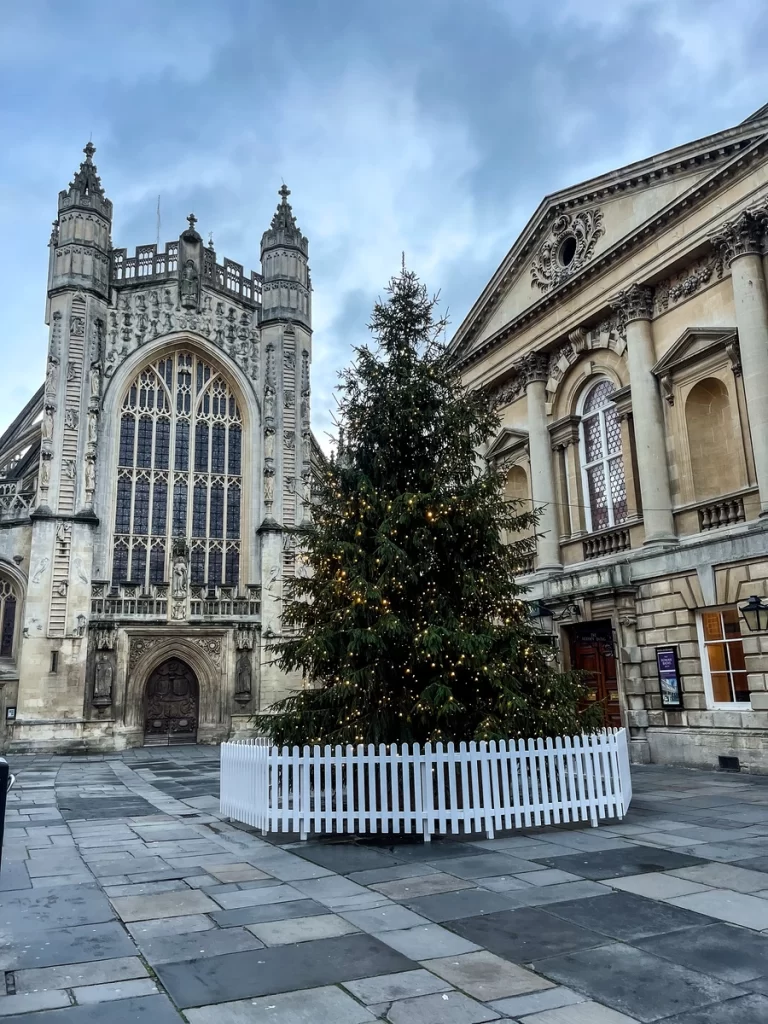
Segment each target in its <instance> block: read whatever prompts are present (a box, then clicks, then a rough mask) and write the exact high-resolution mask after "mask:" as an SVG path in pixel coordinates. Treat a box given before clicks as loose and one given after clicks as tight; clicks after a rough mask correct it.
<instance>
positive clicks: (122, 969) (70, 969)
mask: <svg viewBox="0 0 768 1024" xmlns="http://www.w3.org/2000/svg"><path fill="white" fill-rule="evenodd" d="M146 976H147V969H146V967H145V966H144V964H143V963H142V962H141V960H140V959H139V958H138V957H136V956H126V957H118V958H116V959H114V960H93V961H90V962H86V963H80V964H66V965H64V966H61V967H37V968H31V969H29V970H22V971H15V972H14V987H15V989H16V991H17V992H19V993H21V992H38V991H41V990H44V989H56V988H58V989H62V988H75V987H76V986H79V985H101V984H106V983H108V982H116V981H128V980H129V979H131V978H146Z"/></svg>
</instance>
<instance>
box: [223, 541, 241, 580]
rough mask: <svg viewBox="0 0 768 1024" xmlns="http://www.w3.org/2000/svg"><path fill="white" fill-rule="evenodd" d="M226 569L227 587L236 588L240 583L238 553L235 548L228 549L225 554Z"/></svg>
mask: <svg viewBox="0 0 768 1024" xmlns="http://www.w3.org/2000/svg"><path fill="white" fill-rule="evenodd" d="M226 568H227V578H226V583H227V586H230V587H236V586H237V585H238V583H239V582H240V552H239V551H237V550H236V549H235V548H230V549H229V551H228V552H227V559H226Z"/></svg>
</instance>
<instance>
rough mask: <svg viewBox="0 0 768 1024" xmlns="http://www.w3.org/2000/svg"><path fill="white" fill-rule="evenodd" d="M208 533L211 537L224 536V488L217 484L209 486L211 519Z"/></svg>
mask: <svg viewBox="0 0 768 1024" xmlns="http://www.w3.org/2000/svg"><path fill="white" fill-rule="evenodd" d="M208 532H209V533H210V535H211V537H223V536H224V487H223V485H222V484H219V483H216V484H212V485H211V518H210V529H209V531H208Z"/></svg>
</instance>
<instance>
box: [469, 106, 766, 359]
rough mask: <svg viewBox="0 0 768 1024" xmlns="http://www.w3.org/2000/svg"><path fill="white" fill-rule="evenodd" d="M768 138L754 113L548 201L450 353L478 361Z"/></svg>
mask: <svg viewBox="0 0 768 1024" xmlns="http://www.w3.org/2000/svg"><path fill="white" fill-rule="evenodd" d="M758 114H759V112H758ZM766 137H768V117H761V116H758V115H755V116H754V119H749V120H747V121H746V122H744V123H742V124H741V125H738V126H736V127H735V128H731V129H728V130H726V131H723V132H719V133H717V134H716V135H712V136H708V137H706V138H704V139H701V140H698V141H696V142H692V143H689V144H687V145H685V146H680V147H677V148H676V149H673V150H669V151H668V152H666V153H661V154H659V155H656V156H653V157H650V158H649V159H647V160H642V161H638V162H637V163H634V164H631V165H629V166H627V167H623V168H619V169H618V170H616V171H611V172H610V173H608V174H604V175H601V176H600V177H598V178H593V179H591V180H589V181H586V182H583V183H581V184H579V185H575V186H573V187H571V188H567V189H563V190H561V191H559V192H556V193H554V194H552V195H550V196H547V197H546V198H545V199H544V200H543V201H542V203H541V204H540V205H539V207H538V209H537V210H536V212H535V213H534V215H533V216H532V217H531V219H530V220H529V222H528V224H527V225H526V226H525V228H524V229H523V231H522V232H521V234H520V236H519V237H518V239H517V240H516V242H515V243H514V245H513V246H512V248H511V249H510V250H509V252H508V253H507V255H506V257H505V258H504V260H503V261H502V263H501V265H500V266H499V268H498V270H497V271H496V273H495V274H494V276H493V277H492V278H491V280H490V281H489V283H488V284H487V286H486V287H485V289H484V290H483V292H482V294H481V295H480V297H479V298H478V300H477V302H476V303H475V305H474V306H473V307H472V309H471V310H470V312H469V314H468V315H467V317H466V318H465V320H464V321H463V323H462V324H461V325H460V326H459V328H458V330H457V331H456V334H455V335H454V337H453V339H452V341H451V343H450V346H449V348H450V351H451V352H452V353H453V355H454V356H455V357H456V358H459V359H460V360H464V359H467V358H475V357H476V355H477V354H479V353H480V352H481V351H484V350H485V348H486V346H487V345H488V344H493V343H494V339H495V337H496V336H497V335H498V334H499V332H502V333H504V334H506V333H508V331H509V329H510V328H514V326H515V325H516V324H517V323H523V322H525V320H526V318H529V317H532V316H536V315H538V313H539V311H540V310H542V309H545V308H547V306H548V305H549V304H550V303H551V302H555V301H558V300H559V299H560V298H561V297H562V296H563V295H564V294H565V293H569V292H570V290H571V289H573V288H575V287H578V284H579V282H580V281H581V280H582V279H583V278H584V276H585V274H586V273H590V274H591V273H593V272H594V271H595V270H597V269H598V268H600V267H602V266H608V265H609V264H610V262H611V261H612V260H613V259H615V258H617V256H618V255H619V254H622V253H626V252H627V251H628V250H629V248H630V247H631V246H634V245H643V244H647V240H648V236H649V233H650V232H652V231H655V230H657V228H658V226H659V225H660V224H662V223H667V222H668V220H669V219H670V217H672V216H674V215H675V213H676V212H677V211H680V212H682V211H683V210H686V211H687V210H690V209H691V207H692V206H693V205H695V204H696V203H699V202H704V201H706V198H707V194H708V191H709V189H708V187H707V186H708V184H709V183H710V182H714V180H715V179H716V178H717V177H718V175H722V174H724V173H732V169H731V168H730V165H731V164H734V163H736V164H740V165H743V164H744V161H743V154H744V151H745V149H746V148H747V147H749V146H752V145H756V144H759V143H761V142H762V141H763V140H765V138H766ZM641 194H642V195H641Z"/></svg>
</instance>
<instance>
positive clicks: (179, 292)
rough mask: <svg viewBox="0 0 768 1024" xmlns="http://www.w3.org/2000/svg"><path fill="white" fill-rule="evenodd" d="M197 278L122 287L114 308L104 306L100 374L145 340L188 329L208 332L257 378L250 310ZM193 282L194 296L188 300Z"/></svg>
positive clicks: (255, 334)
mask: <svg viewBox="0 0 768 1024" xmlns="http://www.w3.org/2000/svg"><path fill="white" fill-rule="evenodd" d="M188 262H189V261H188ZM194 269H195V268H194V267H193V270H194ZM195 273H197V271H196V270H195ZM199 283H200V282H199V279H198V281H197V283H196V284H195V282H194V281H192V280H191V279H189V278H186V279H184V278H183V279H182V281H181V282H180V284H179V285H176V284H173V283H171V284H169V285H167V286H163V287H158V288H152V289H146V290H142V291H138V292H127V291H126V292H124V293H122V294H121V295H120V298H119V300H118V304H117V308H115V309H111V310H110V312H109V320H108V328H107V332H106V338H105V339H104V347H105V349H106V354H105V364H106V365H105V371H104V372H105V374H106V376H108V377H109V376H111V375H112V374H113V373H114V371H115V368H116V367H117V366H118V365H119V364H120V362H122V361H123V360H124V359H125V358H126V357H127V356H129V355H131V353H132V352H135V351H136V350H137V349H139V348H141V346H142V345H144V344H146V343H147V342H149V341H154V340H155V338H159V337H162V336H163V335H165V334H173V333H175V332H177V331H191V332H193V333H195V334H199V335H202V336H203V337H204V338H208V339H209V340H210V341H212V342H213V343H214V344H216V345H217V346H218V347H219V348H220V349H221V350H222V351H224V352H227V353H228V354H229V355H230V356H231V357H232V358H233V359H234V360H235V362H236V363H237V364H238V365H239V366H240V367H241V368H242V369H243V370H244V371H245V372H246V373H247V374H248V375H249V376H250V377H251V379H253V380H255V379H257V378H258V374H259V366H258V348H257V342H258V337H259V331H258V322H257V319H256V313H255V312H251V311H249V310H244V309H242V308H240V307H237V306H234V305H231V304H230V303H228V302H223V301H221V300H219V299H218V298H215V297H214V296H213V295H212V294H209V293H208V292H206V291H205V290H204V289H203V290H202V291H200V288H199ZM193 285H194V289H195V292H196V295H197V296H198V297H195V298H194V302H193V301H192V299H193V287H192V286H193ZM185 289H186V290H185ZM177 300H178V301H177Z"/></svg>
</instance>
